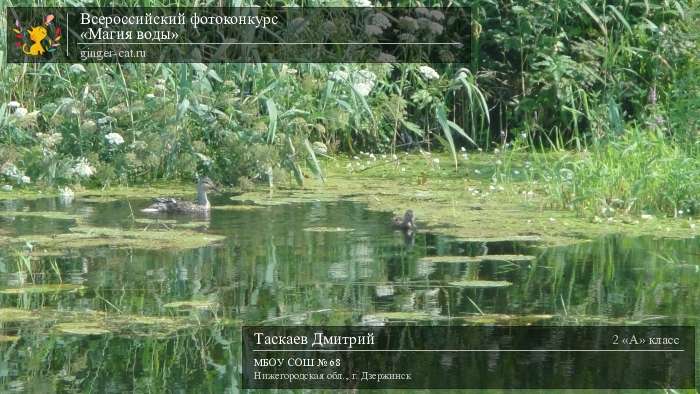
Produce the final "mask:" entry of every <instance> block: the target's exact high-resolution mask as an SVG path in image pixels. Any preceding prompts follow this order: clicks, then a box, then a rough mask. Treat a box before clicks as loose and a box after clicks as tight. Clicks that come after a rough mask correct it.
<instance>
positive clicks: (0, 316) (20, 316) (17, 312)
mask: <svg viewBox="0 0 700 394" xmlns="http://www.w3.org/2000/svg"><path fill="white" fill-rule="evenodd" d="M36 319H38V317H37V316H35V315H34V314H33V313H32V312H31V311H28V310H26V309H15V308H0V323H6V322H25V321H32V320H36Z"/></svg>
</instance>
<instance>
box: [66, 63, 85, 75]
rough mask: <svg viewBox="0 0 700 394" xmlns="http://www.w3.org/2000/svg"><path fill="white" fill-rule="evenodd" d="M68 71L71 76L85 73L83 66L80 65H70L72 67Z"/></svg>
mask: <svg viewBox="0 0 700 394" xmlns="http://www.w3.org/2000/svg"><path fill="white" fill-rule="evenodd" d="M68 70H69V71H70V72H72V73H73V74H82V73H84V72H85V71H86V70H85V66H83V65H82V64H79V63H76V64H72V65H71V66H70V67H69V68H68Z"/></svg>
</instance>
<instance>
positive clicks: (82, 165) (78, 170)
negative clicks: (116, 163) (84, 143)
mask: <svg viewBox="0 0 700 394" xmlns="http://www.w3.org/2000/svg"><path fill="white" fill-rule="evenodd" d="M73 172H74V173H75V174H77V175H78V176H79V177H82V178H87V177H89V176H92V175H93V174H94V173H95V167H93V166H91V165H90V162H89V161H88V160H87V159H86V158H84V157H81V158H80V159H78V161H77V162H76V163H75V166H73Z"/></svg>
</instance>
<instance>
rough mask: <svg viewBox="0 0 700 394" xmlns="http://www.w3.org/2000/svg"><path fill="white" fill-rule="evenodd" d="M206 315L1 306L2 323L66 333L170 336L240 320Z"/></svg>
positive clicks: (234, 322) (0, 320)
mask: <svg viewBox="0 0 700 394" xmlns="http://www.w3.org/2000/svg"><path fill="white" fill-rule="evenodd" d="M203 319H205V317H204V316H197V317H196V318H194V317H189V316H145V315H132V314H120V313H114V312H109V313H107V312H103V311H91V310H86V311H64V310H56V309H48V308H46V309H35V310H23V309H0V322H1V323H19V324H21V325H22V326H23V327H27V328H30V329H32V330H38V331H42V332H44V331H46V332H53V333H55V334H59V335H63V334H68V335H105V334H109V333H111V334H113V335H118V336H126V337H130V336H134V335H137V336H147V337H168V336H172V335H175V334H177V333H178V332H180V331H182V330H198V329H206V328H211V327H212V325H213V324H216V325H220V326H233V325H238V324H240V322H239V321H237V320H232V319H226V320H224V319H217V320H210V321H207V320H203Z"/></svg>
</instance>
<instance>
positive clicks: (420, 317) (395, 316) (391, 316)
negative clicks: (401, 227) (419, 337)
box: [362, 312, 555, 325]
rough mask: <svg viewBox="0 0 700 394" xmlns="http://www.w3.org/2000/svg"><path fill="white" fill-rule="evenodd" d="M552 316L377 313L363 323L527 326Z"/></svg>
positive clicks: (552, 316)
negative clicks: (399, 322) (431, 322)
mask: <svg viewBox="0 0 700 394" xmlns="http://www.w3.org/2000/svg"><path fill="white" fill-rule="evenodd" d="M554 317H555V316H554V315H537V314H533V315H505V314H494V313H487V314H474V315H464V316H444V315H431V314H429V313H426V312H379V313H374V314H370V315H364V316H363V317H362V320H363V321H364V322H371V321H385V322H392V321H449V322H450V323H462V324H508V325H529V324H533V323H537V322H543V321H547V320H551V319H553V318H554Z"/></svg>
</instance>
